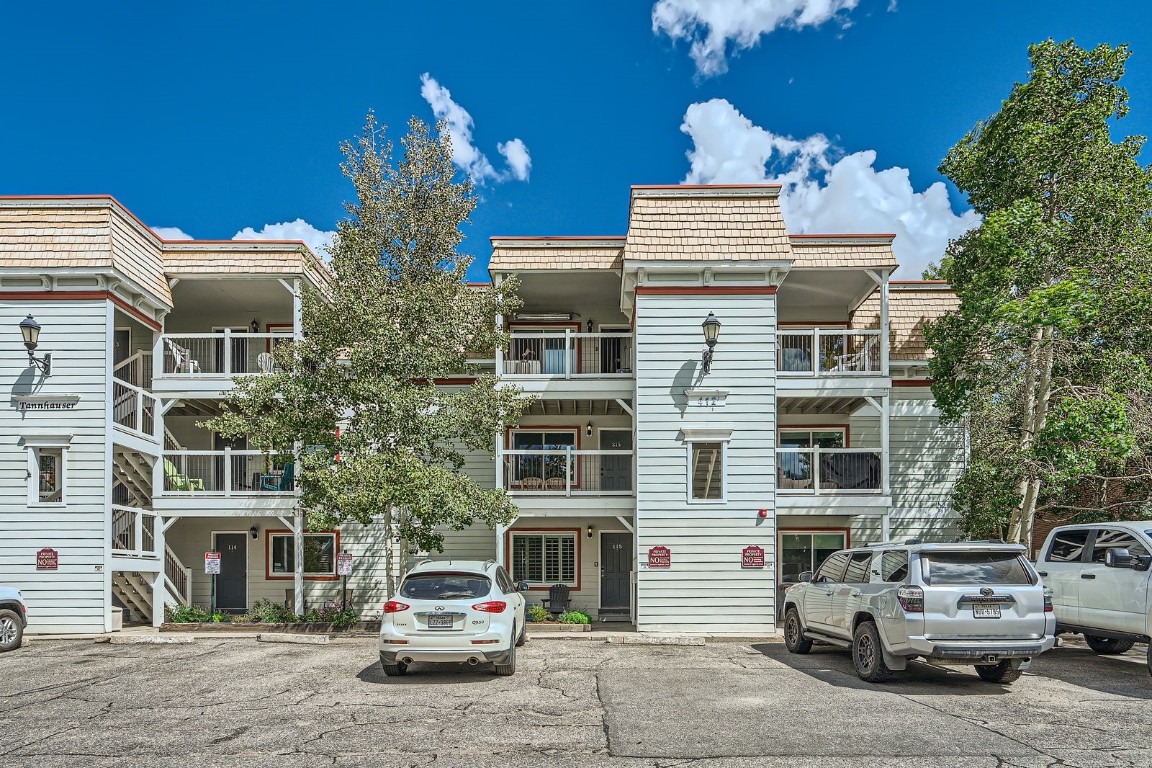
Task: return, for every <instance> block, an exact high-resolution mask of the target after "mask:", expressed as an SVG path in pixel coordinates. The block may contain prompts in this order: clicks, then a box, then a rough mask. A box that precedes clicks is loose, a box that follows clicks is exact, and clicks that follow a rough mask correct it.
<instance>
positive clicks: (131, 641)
mask: <svg viewBox="0 0 1152 768" xmlns="http://www.w3.org/2000/svg"><path fill="white" fill-rule="evenodd" d="M105 637H106V638H107V639H105V638H104V637H98V638H96V642H98V643H100V642H106V643H108V644H110V645H187V644H189V643H192V642H195V640H196V638H194V637H192V636H190V635H177V636H175V637H172V636H163V637H161V636H160V635H106V636H105Z"/></svg>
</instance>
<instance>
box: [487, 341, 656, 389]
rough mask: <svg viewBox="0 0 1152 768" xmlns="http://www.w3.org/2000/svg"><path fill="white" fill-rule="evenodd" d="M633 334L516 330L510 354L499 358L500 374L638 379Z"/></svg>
mask: <svg viewBox="0 0 1152 768" xmlns="http://www.w3.org/2000/svg"><path fill="white" fill-rule="evenodd" d="M633 338H634V336H633V334H631V333H578V332H576V331H573V330H568V329H566V330H563V331H515V332H513V333H512V340H511V344H510V345H509V348H508V352H507V353H506V354H498V355H497V357H496V365H497V368H496V373H497V375H499V376H506V377H509V378H512V377H515V378H543V379H574V378H593V377H594V378H621V379H631V378H634V377H635V374H634V373H633V370H634V368H635V365H634V362H633V361H634V358H633V354H634V351H635V346H634V344H633Z"/></svg>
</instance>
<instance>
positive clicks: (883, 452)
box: [880, 391, 892, 496]
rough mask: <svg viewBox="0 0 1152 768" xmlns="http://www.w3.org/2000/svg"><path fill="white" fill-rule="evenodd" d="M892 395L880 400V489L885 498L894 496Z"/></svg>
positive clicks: (889, 394)
mask: <svg viewBox="0 0 1152 768" xmlns="http://www.w3.org/2000/svg"><path fill="white" fill-rule="evenodd" d="M891 439H892V393H891V391H889V393H888V394H886V395H884V396H882V397H881V398H880V488H881V490H882V492H883V494H884V495H885V496H891V495H892V483H891V476H892V472H891V464H892V451H891Z"/></svg>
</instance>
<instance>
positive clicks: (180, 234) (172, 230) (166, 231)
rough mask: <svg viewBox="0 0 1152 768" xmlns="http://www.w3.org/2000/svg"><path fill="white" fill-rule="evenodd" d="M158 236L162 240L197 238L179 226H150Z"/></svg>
mask: <svg viewBox="0 0 1152 768" xmlns="http://www.w3.org/2000/svg"><path fill="white" fill-rule="evenodd" d="M149 229H151V230H152V231H153V232H155V233H156V236H157V237H159V238H160V239H161V240H195V239H196V238H194V237H192V235H190V234H188V233H187V232H185V231H184V230H182V229H180V228H179V227H149Z"/></svg>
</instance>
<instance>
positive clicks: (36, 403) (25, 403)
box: [12, 395, 80, 411]
mask: <svg viewBox="0 0 1152 768" xmlns="http://www.w3.org/2000/svg"><path fill="white" fill-rule="evenodd" d="M12 400H13V402H15V403H16V410H18V411H70V410H72V409H73V408H75V407H76V403H78V402H80V395H17V396H16V397H13V398H12Z"/></svg>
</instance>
